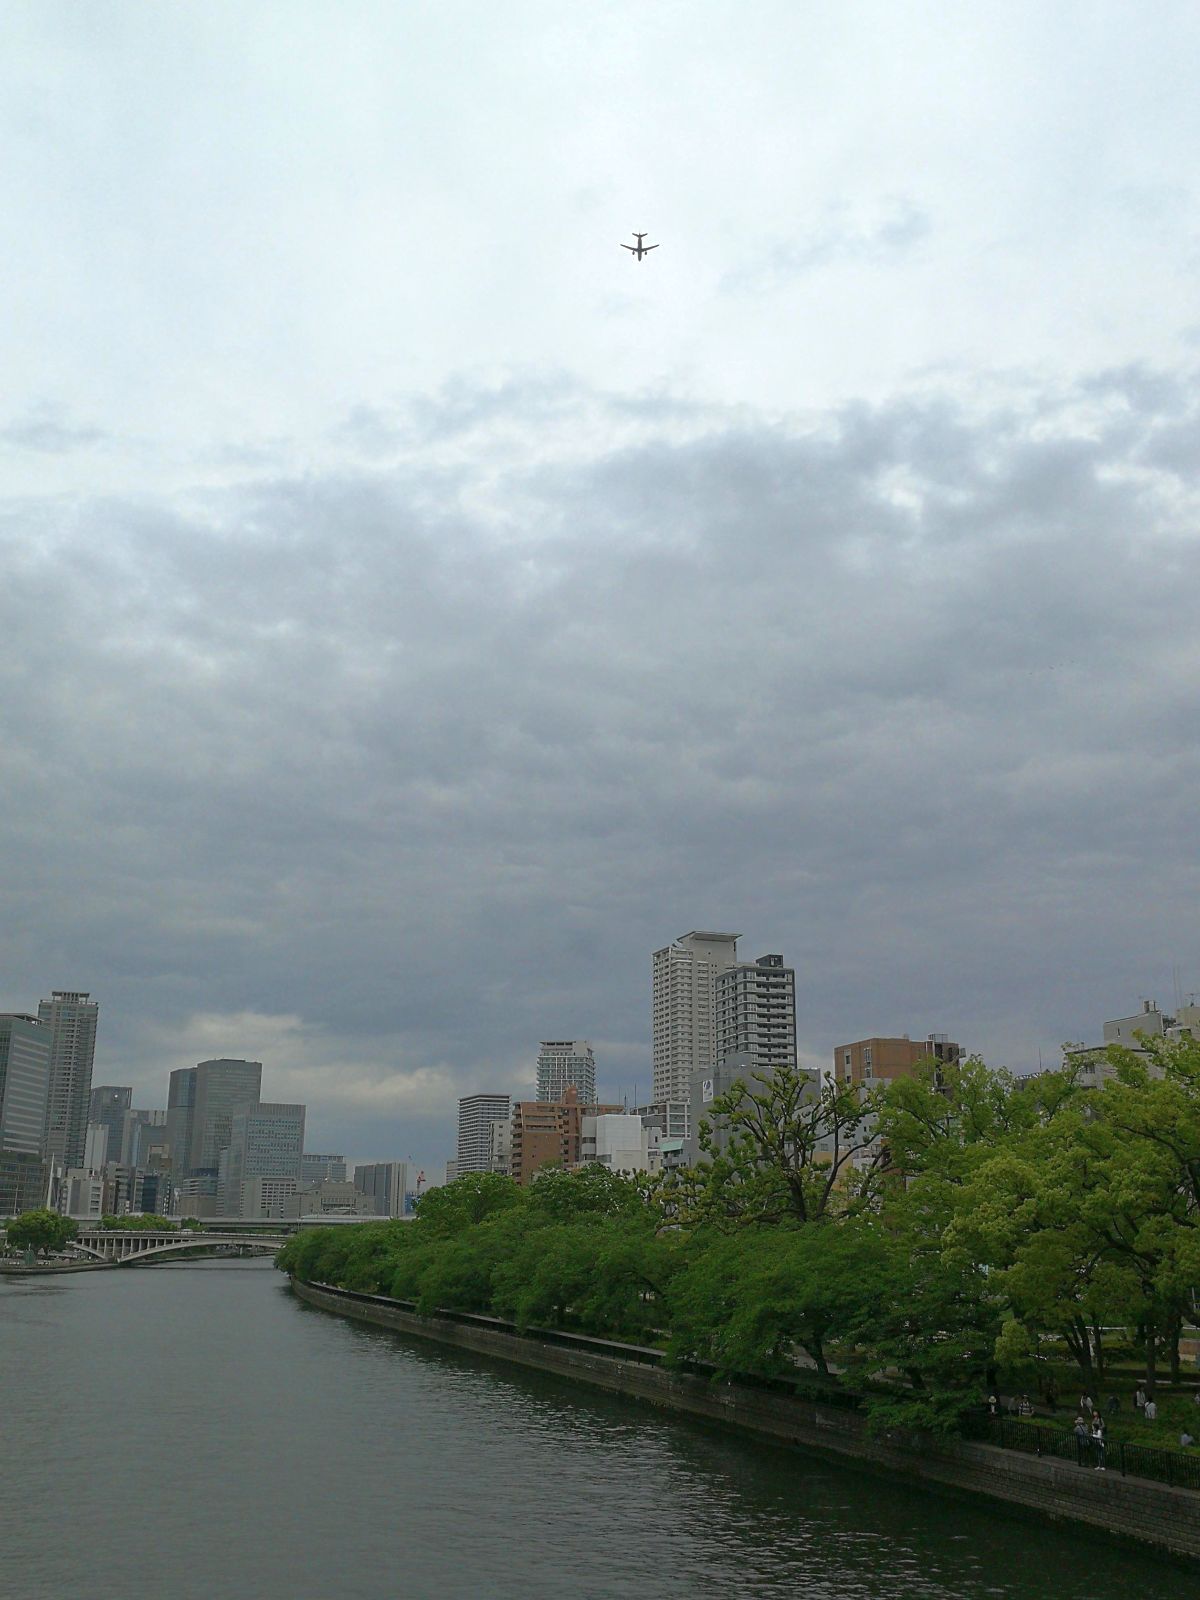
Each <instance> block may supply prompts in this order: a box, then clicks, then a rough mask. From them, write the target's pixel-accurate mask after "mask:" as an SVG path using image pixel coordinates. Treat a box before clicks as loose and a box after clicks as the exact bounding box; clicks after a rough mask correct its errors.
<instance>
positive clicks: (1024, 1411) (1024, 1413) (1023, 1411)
mask: <svg viewBox="0 0 1200 1600" xmlns="http://www.w3.org/2000/svg"><path fill="white" fill-rule="evenodd" d="M1017 1415H1018V1416H1020V1417H1031V1416H1032V1415H1033V1406H1032V1405H1031V1404H1030V1400H1029V1396H1028V1395H1027V1394H1023V1395H1022V1396H1021V1403H1020V1405H1018V1407H1017Z"/></svg>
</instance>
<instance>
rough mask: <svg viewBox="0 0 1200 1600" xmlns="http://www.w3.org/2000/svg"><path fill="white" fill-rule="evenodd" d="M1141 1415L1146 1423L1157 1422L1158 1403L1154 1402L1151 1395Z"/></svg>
mask: <svg viewBox="0 0 1200 1600" xmlns="http://www.w3.org/2000/svg"><path fill="white" fill-rule="evenodd" d="M1142 1415H1143V1416H1144V1417H1145V1419H1146V1421H1147V1422H1155V1421H1157V1420H1158V1402H1157V1401H1156V1400H1155V1398H1154V1396H1153V1395H1149V1396H1148V1397H1147V1399H1146V1405H1145V1408H1144V1409H1143V1411H1142Z"/></svg>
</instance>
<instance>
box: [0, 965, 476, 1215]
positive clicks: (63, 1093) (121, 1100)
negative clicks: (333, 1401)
mask: <svg viewBox="0 0 1200 1600" xmlns="http://www.w3.org/2000/svg"><path fill="white" fill-rule="evenodd" d="M98 1016H99V1007H98V1005H97V1003H96V1002H95V1001H94V1000H93V999H92V997H91V995H90V994H89V993H88V992H87V991H86V990H76V989H55V990H54V991H53V992H52V995H51V998H50V999H49V1000H42V1001H40V1002H39V1004H38V1008H37V1013H36V1015H35V1014H34V1013H33V1012H15V1011H14V1012H8V1013H3V1014H0V1217H6V1216H13V1215H16V1214H18V1213H20V1212H22V1211H31V1210H35V1209H36V1208H38V1207H40V1206H43V1205H49V1206H51V1207H55V1208H57V1209H59V1210H61V1211H63V1212H66V1213H67V1214H68V1215H70V1216H72V1217H75V1218H77V1219H78V1220H81V1221H86V1220H89V1219H91V1220H98V1219H100V1218H101V1217H104V1216H108V1215H116V1216H121V1215H126V1214H138V1213H143V1214H144V1213H155V1214H161V1215H164V1216H181V1217H199V1218H211V1219H217V1220H219V1219H223V1218H227V1219H232V1218H249V1219H264V1220H265V1219H280V1220H282V1219H285V1218H303V1217H310V1216H311V1217H334V1218H336V1217H367V1216H397V1217H398V1216H411V1215H412V1214H413V1212H414V1210H415V1204H416V1199H417V1197H418V1196H419V1195H420V1194H421V1193H422V1192H423V1191H424V1190H426V1189H428V1188H430V1187H432V1186H433V1185H432V1183H431V1181H430V1180H428V1179H427V1178H426V1174H425V1172H424V1170H423V1169H420V1168H418V1167H416V1166H415V1165H414V1164H413V1163H412V1162H405V1161H399V1162H379V1163H375V1164H372V1165H366V1166H362V1165H360V1166H359V1168H358V1169H357V1171H356V1173H355V1175H354V1179H353V1181H351V1180H350V1179H349V1178H348V1176H347V1165H346V1159H345V1157H344V1156H342V1155H335V1154H316V1153H312V1152H308V1151H306V1150H305V1148H304V1138H305V1126H306V1118H307V1111H306V1108H305V1107H304V1106H302V1105H297V1104H285V1103H283V1102H280V1101H274V1100H263V1098H262V1078H263V1065H262V1062H261V1061H250V1060H244V1059H242V1058H240V1057H231V1056H221V1057H217V1058H214V1059H212V1060H208V1061H200V1062H197V1064H196V1065H195V1066H194V1067H180V1068H177V1069H176V1070H175V1071H173V1072H171V1073H170V1076H169V1080H168V1083H167V1095H166V1099H167V1104H166V1105H165V1106H163V1107H151V1108H144V1107H140V1106H135V1105H134V1104H133V1090H132V1089H131V1088H130V1087H129V1086H128V1085H126V1084H114V1083H103V1084H97V1085H96V1086H95V1087H93V1085H92V1069H93V1063H94V1058H95V1051H96V1031H97V1019H98ZM506 1104H507V1102H506Z"/></svg>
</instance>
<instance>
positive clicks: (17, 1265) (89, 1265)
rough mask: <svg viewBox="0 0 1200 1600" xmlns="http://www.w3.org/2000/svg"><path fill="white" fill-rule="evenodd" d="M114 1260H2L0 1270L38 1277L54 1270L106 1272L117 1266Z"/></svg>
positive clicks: (22, 1275)
mask: <svg viewBox="0 0 1200 1600" xmlns="http://www.w3.org/2000/svg"><path fill="white" fill-rule="evenodd" d="M115 1265H116V1263H115V1262H112V1261H34V1262H28V1261H4V1260H0V1272H8V1273H11V1274H12V1276H13V1277H21V1278H36V1277H45V1276H47V1275H48V1274H49V1273H53V1272H106V1271H107V1270H108V1269H109V1268H110V1267H113V1266H115Z"/></svg>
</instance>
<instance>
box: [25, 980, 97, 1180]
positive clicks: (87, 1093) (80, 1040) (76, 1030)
mask: <svg viewBox="0 0 1200 1600" xmlns="http://www.w3.org/2000/svg"><path fill="white" fill-rule="evenodd" d="M99 1010H100V1008H99V1006H98V1005H97V1003H96V1002H95V1001H94V1000H93V999H92V998H91V997H90V995H89V994H88V993H87V992H86V991H84V990H81V989H54V990H53V991H52V992H51V997H50V999H49V1000H41V1001H39V1002H38V1021H39V1022H42V1023H44V1024H45V1025H46V1027H48V1028H49V1029H50V1091H49V1095H48V1096H47V1101H46V1154H47V1155H48V1156H50V1157H51V1158H52V1159H53V1160H55V1161H58V1162H61V1163H62V1165H63V1166H64V1167H78V1166H79V1165H80V1164H81V1163H82V1161H83V1147H84V1142H85V1140H86V1138H87V1122H88V1106H89V1103H90V1101H91V1097H92V1062H93V1060H94V1059H95V1055H96V1020H97V1017H98V1014H99Z"/></svg>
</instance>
